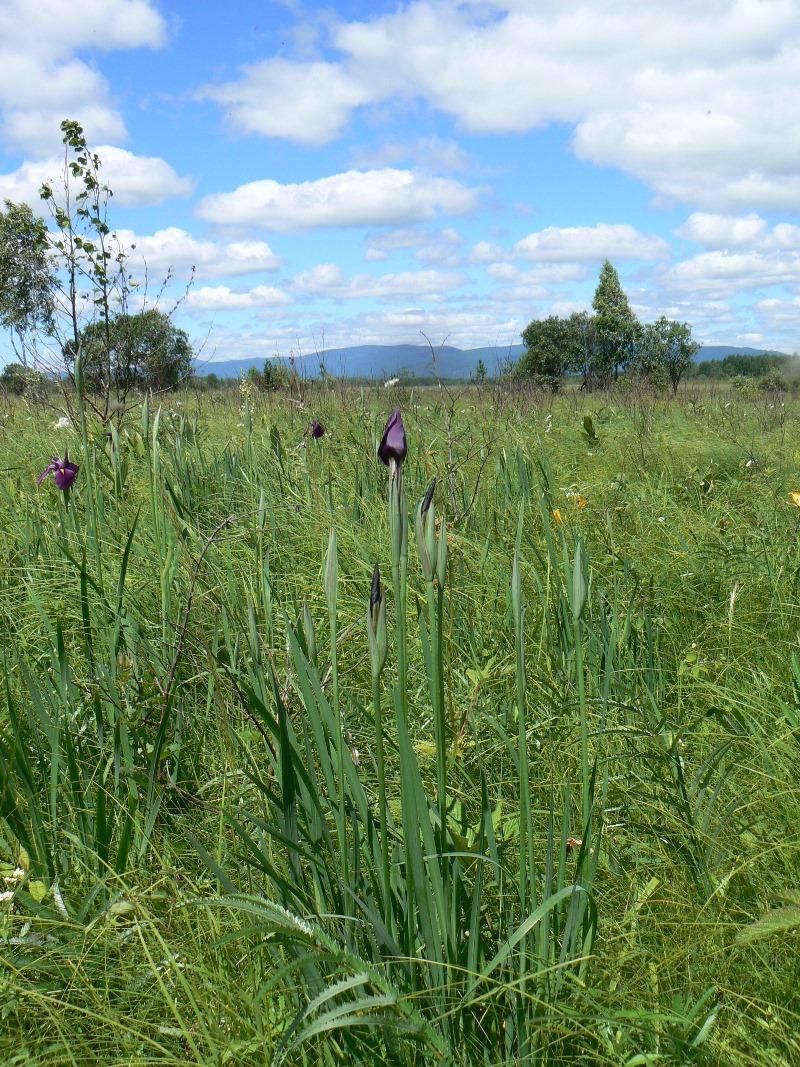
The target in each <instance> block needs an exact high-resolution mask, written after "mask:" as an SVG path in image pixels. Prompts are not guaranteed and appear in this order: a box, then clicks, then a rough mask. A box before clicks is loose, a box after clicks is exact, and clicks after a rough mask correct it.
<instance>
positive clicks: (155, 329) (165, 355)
mask: <svg viewBox="0 0 800 1067" xmlns="http://www.w3.org/2000/svg"><path fill="white" fill-rule="evenodd" d="M78 344H79V346H80V350H81V353H82V356H83V374H84V381H85V383H86V387H87V389H89V390H90V391H91V392H93V393H96V394H102V395H105V394H106V393H108V392H109V391H111V392H113V393H114V394H115V395H117V396H118V397H119V398H120V399H121V400H122V401H124V399H125V398H126V397H127V395H128V393H129V392H130V391H131V390H132V389H139V390H143V391H150V392H154V393H157V392H163V391H164V390H166V389H173V388H174V387H175V386H176V385H178V384H179V383H180V382H182V381H185V380H186V379H187V378H189V377H190V376H191V374H192V360H193V358H194V352H193V351H192V346H191V344H190V342H189V337H188V335H187V334H186V332H185V331H184V330H179V329H178V328H177V327H176V326H175V325H174V324H173V322H172V321H171V319H170V318H169V316H168V315H166V314H164V312H163V311H158V310H157V309H156V308H150V309H149V310H148V311H142V312H140V313H139V314H138V315H128V314H124V313H123V314H119V315H115V316H113V317H111V318H109V319H108V320H107V321H106V320H102V321H97V322H91V323H89V324H88V325H87V326H85V327H84V328H83V330H81V331H80V333H79V335H78ZM65 359H66V361H67V364H68V366H70V365H71V364H72V363H73V362H74V353H73V352H72V350H71V348H70V347H68V350H67V351H66V352H65Z"/></svg>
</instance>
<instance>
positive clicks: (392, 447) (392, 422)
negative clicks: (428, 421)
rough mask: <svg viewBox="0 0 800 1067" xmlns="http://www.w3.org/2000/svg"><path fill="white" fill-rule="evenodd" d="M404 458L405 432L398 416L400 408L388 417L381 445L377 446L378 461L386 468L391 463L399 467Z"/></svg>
mask: <svg viewBox="0 0 800 1067" xmlns="http://www.w3.org/2000/svg"><path fill="white" fill-rule="evenodd" d="M405 457H406V431H405V428H404V427H403V420H402V418H401V416H400V408H395V409H394V411H393V412H392V414H391V415H390V416H389V421H388V422H387V423H386V426H385V428H384V431H383V437H382V438H381V443H380V444H379V445H378V459H379V460H380V461H381V463H383V464H384V466H386V467H389V466H391V464H392V462H394V463H395V464H396V465H397V466H398V467H399V466H400V464H401V463H402V462H403V460H404V459H405Z"/></svg>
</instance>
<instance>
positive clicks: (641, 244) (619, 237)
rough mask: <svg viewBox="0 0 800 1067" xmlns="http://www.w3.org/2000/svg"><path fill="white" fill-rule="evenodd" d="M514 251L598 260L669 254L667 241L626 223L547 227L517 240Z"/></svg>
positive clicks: (557, 258) (535, 257)
mask: <svg viewBox="0 0 800 1067" xmlns="http://www.w3.org/2000/svg"><path fill="white" fill-rule="evenodd" d="M514 252H515V253H516V254H517V255H518V256H522V257H523V258H524V259H531V260H538V261H539V262H545V261H562V262H563V261H567V262H576V261H580V262H583V261H587V260H598V259H617V260H620V259H622V260H625V259H638V260H652V259H662V258H664V257H665V256H667V255H668V253H669V246H668V245H667V242H666V241H665V240H663V238H661V237H657V236H656V235H655V234H647V233H639V232H638V230H636V229H634V227H633V226H629V225H628V224H627V223H621V224H617V225H609V224H607V223H602V222H601V223H598V224H597V225H596V226H570V227H566V228H559V227H556V226H548V227H547V229H545V230H540V231H539V232H538V233H532V234H530V235H529V236H528V237H525V238H523V239H522V240H521V241H517V243H516V244H515V245H514Z"/></svg>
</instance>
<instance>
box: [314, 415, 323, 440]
mask: <svg viewBox="0 0 800 1067" xmlns="http://www.w3.org/2000/svg"><path fill="white" fill-rule="evenodd" d="M311 436H312V437H313V438H314V440H315V441H318V440H319V439H320V437H324V436H325V427H324V426H323V425H322V423H321V422H317V420H316V419H314V421H313V422H312V423H311Z"/></svg>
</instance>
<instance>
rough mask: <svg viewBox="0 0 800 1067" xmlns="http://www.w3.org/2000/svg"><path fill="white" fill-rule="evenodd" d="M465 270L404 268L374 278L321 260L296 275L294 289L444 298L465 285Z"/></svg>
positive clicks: (340, 296)
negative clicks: (460, 272) (459, 272)
mask: <svg viewBox="0 0 800 1067" xmlns="http://www.w3.org/2000/svg"><path fill="white" fill-rule="evenodd" d="M466 281H467V278H466V276H465V275H463V274H453V273H448V272H444V271H435V270H421V271H404V272H401V273H398V274H383V275H381V276H380V277H377V278H373V277H371V276H369V275H367V274H356V275H351V276H349V277H348V276H346V275H344V274H343V273H342V271H341V270H340V269H339V267H338V266H337V265H336V264H335V263H321V264H320V265H319V266H316V267H314V268H313V269H312V270H310V271H305V272H303V273H301V274H297V275H295V277H294V278H293V279H292V282H291V288H292V290H294V291H296V292H298V293H307V294H314V295H316V296H327V297H330V298H332V299H334V300H358V299H377V300H386V299H394V298H396V297H398V296H417V297H422V298H423V299H426V300H440V299H442V297H443V296H444V294H445V293H446V292H448V291H449V290H452V289H456V288H458V287H459V286H461V285H464V284H465V283H466Z"/></svg>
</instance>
